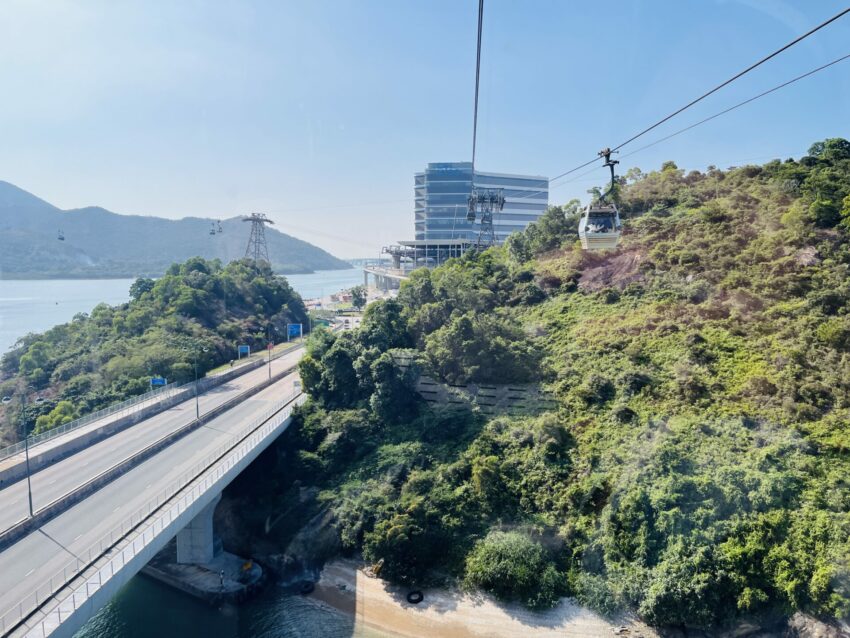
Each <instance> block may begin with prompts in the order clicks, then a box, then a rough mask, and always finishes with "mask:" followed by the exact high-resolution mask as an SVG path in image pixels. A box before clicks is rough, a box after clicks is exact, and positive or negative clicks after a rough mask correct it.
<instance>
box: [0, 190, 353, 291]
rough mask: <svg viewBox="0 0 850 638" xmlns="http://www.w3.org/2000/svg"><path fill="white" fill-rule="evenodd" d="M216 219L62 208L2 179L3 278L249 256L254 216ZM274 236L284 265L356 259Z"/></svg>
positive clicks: (317, 266) (135, 269) (161, 267)
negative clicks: (215, 225)
mask: <svg viewBox="0 0 850 638" xmlns="http://www.w3.org/2000/svg"><path fill="white" fill-rule="evenodd" d="M211 224H212V220H211V219H202V218H199V217H184V218H183V219H178V220H172V219H163V218H161V217H143V216H141V215H119V214H116V213H113V212H110V211H108V210H105V209H103V208H99V207H96V206H91V207H87V208H77V209H73V210H61V209H59V208H56V207H55V206H53V205H52V204H49V203H47V202H46V201H44V200H42V199H39V198H38V197H36V196H34V195H32V194H30V193H28V192H26V191H25V190H22V189H20V188H18V187H17V186H14V185H13V184H9V183H8V182H4V181H0V278H3V279H36V278H58V277H92V278H96V277H135V276H139V275H146V276H156V275H161V274H162V273H163V272H165V270H166V268H168V266H170V265H171V264H172V263H175V262H183V261H185V260H186V259H188V258H189V257H194V256H201V257H206V258H208V259H215V258H218V259H221V260H222V261H223V262H225V263H226V262H228V261H232V260H234V259H239V258H241V257H243V256H244V254H245V247H246V246H247V244H248V235H249V234H250V224H247V223H244V222H242V218H241V217H233V218H231V219H226V220H222V221H221V228H222V232H221V233H216V234H215V235H210V232H209V231H210V228H211ZM60 230H61V232H62V233H63V235H64V237H65V239H64V241H60V240H59V239H58V236H59V232H60ZM266 241H267V243H268V247H269V257H270V259H271V262H272V267H273V268H274V269H275V271H276V272H280V273H284V274H291V273H308V272H313V271H315V270H333V269H341V268H350V267H351V265H350V264H349V263H347V262H345V261H342V260H341V259H337V258H336V257H334V256H333V255H331V254H330V253H327V252H325V251H324V250H322V249H321V248H317V247H316V246H313V245H312V244H309V243H307V242H305V241H301V240H300V239H296V238H295V237H291V236H289V235H285V234H284V233H281V232H279V231H277V230H275V229H274V227H267V228H266Z"/></svg>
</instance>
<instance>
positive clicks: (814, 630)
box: [785, 611, 850, 638]
mask: <svg viewBox="0 0 850 638" xmlns="http://www.w3.org/2000/svg"><path fill="white" fill-rule="evenodd" d="M785 636H786V638H847V637H848V636H850V632H847V631H844V630H842V629H841V628H840V627H837V626H835V625H832V624H828V623H825V622H822V621H820V620H818V619H817V618H814V617H813V616H809V615H808V614H804V613H802V612H799V611H798V612H797V613H796V614H794V615H793V616H791V618H790V619H789V620H788V628H787V630H786V631H785Z"/></svg>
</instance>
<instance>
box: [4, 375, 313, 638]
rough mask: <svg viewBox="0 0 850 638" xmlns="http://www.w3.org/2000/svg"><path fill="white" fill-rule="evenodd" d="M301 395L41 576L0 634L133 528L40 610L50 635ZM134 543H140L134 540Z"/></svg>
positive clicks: (285, 416) (11, 612) (8, 612)
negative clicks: (55, 601) (47, 608)
mask: <svg viewBox="0 0 850 638" xmlns="http://www.w3.org/2000/svg"><path fill="white" fill-rule="evenodd" d="M305 398H306V397H305V395H303V394H301V393H300V392H297V393H295V394H293V395H291V396H289V397H288V398H286V399H284V400H283V401H280V402H279V403H277V404H275V406H274V407H272V408H271V409H270V410H268V411H267V412H266V413H264V414H263V416H261V417H259V418H258V419H256V420H255V421H254V422H252V424H251V425H250V426H249V427H248V428H246V430H245V431H244V432H245V433H244V435H243V436H242V437H241V438H240V440H239V441H237V442H236V443H232V442H230V443H226V444H224V445H222V446H220V447H218V448H217V449H216V450H215V451H214V452H212V453H211V454H209V455H207V457H205V458H204V460H203V461H200V462H199V463H197V464H195V465H194V466H193V467H192V469H190V470H187V471H186V472H184V473H183V474H182V475H181V476H180V478H179V479H178V480H177V481H175V482H173V483H172V484H171V485H169V486H168V487H166V488H165V489H164V490H163V491H162V492H160V493H158V494H157V496H156V498H154V499H151V500H149V501H148V502H147V503H146V504H145V505H144V506H142V507H141V508H139V509H138V510H136V511H135V512H134V513H133V514H132V515H131V516H130V517H129V518H127V519H124V520H123V521H122V522H121V524H120V525H118V526H116V527H114V528H113V529H112V530H111V531H110V532H109V533H108V534H105V535H104V536H102V537H101V538H100V539H99V540H98V541H96V542H94V543H92V544H91V545H90V546H89V547H88V548H87V549H86V550H83V551H81V552H79V553H77V554H76V556H77V557H78V558H77V559H75V560H72V561H69V562H68V563H67V564H66V565H65V566H64V567H63V568H62V569H61V570H57V571H56V572H54V573H53V575H52V576H51V577H50V578H45V579H44V580H43V581H42V582H41V584H39V585H37V586H36V587H35V588H34V589H32V590H31V591H29V592H28V593H27V594H26V595H25V596H24V597H23V598H22V599H21V600H20V601H19V602H18V603H17V604H15V605H13V606H12V607H11V608H9V609H7V610H6V611H5V612H4V613H3V615H2V616H0V633H2V634H3V635H5V634H6V633H8V632H10V631H11V630H13V629H14V628H15V627H16V626H18V625H19V624H20V623H21V622H22V621H23V620H24V619H25V618H26V617H27V616H29V615H30V614H32V613H33V612H34V611H36V610H37V609H38V607H39V606H40V605H42V604H44V602H46V601H47V600H49V599H50V598H53V597H54V596H55V595H56V594H57V593H58V592H59V591H60V590H61V589H62V588H64V587H66V586H68V585H70V584H71V582H72V581H73V580H74V579H76V578H78V577H79V576H81V575H82V573H83V571H84V570H86V569H88V568H91V567H93V566H94V563H95V562H96V561H97V560H98V559H100V558H101V557H103V555H104V553H105V552H107V551H109V550H110V549H113V548H115V546H116V544H117V543H119V542H120V541H121V540H122V539H125V537H127V536H128V535H130V534H131V532H133V531H134V530H135V531H136V532H138V533H136V534H135V536H134V537H133V538H132V541H131V542H130V543H129V545H127V546H126V547H124V548H123V549H122V550H121V551H118V552H117V553H115V554H114V555H113V556H112V557H110V558H109V560H108V561H107V562H106V563H105V564H104V565H102V566H100V567H98V568H97V571H96V572H94V573H93V574H91V575H90V576H88V577H86V578H85V581H84V582H83V583H81V584H80V585H81V586H80V587H78V588H77V589H76V590H74V591H73V592H70V593H69V595H68V596H67V597H66V598H64V599H63V600H62V601H61V603H60V604H59V605H57V607H56V608H54V609H53V610H51V611H50V612H49V613H48V614H45V616H44V617H43V618H42V619H41V621H40V622H39V623H38V625H37V627H41V635H42V636H46V635H48V634H49V633H50V629H49V628H48V627H52V628H55V627H57V626H58V625H60V624H61V623H62V622H63V619H67V617H68V616H69V615H71V614H73V613H74V612H75V611H77V610H78V609H80V608H81V607H82V606H83V605H85V604H86V602H87V601H88V599H89V597H90V596H91V595H92V594H93V593H94V592H96V591H97V590H98V589H100V588H101V587H102V586H103V585H104V584H106V583H107V582H108V580H109V579H110V578H112V577H113V576H114V575H115V574H116V573H117V572H118V571H119V570H120V569H121V568H123V567H124V566H125V565H126V564H127V563H128V562H130V561H131V560H132V559H133V558H135V557H136V556H137V555H138V554H139V553H141V552H142V551H144V549H145V548H146V547H147V545H148V544H149V543H150V542H151V541H153V540H154V539H155V538H156V537H157V536H158V535H159V534H160V533H162V532H163V531H164V530H165V529H166V528H167V527H168V525H170V524H171V523H172V522H173V521H175V520H176V519H177V518H178V517H179V516H180V515H181V514H182V513H183V512H184V511H185V510H186V509H188V508H189V507H190V506H191V505H192V503H193V502H194V501H195V500H197V499H198V498H200V497H201V496H202V495H203V494H204V493H206V491H207V490H209V489H210V488H211V487H212V486H213V485H214V484H215V483H216V482H217V481H218V480H219V479H221V478H222V477H223V476H224V474H225V473H226V472H227V471H228V470H230V469H231V468H232V467H233V466H234V465H236V463H238V462H239V461H241V460H242V459H243V458H245V457H246V456H247V455H248V454H249V453H250V452H251V451H252V450H253V449H254V448H255V447H256V446H257V445H258V444H259V443H260V442H261V441H262V440H263V439H264V438H265V437H266V436H268V435H269V434H270V433H271V432H272V431H274V429H275V428H277V427H278V426H279V425H280V424H281V423H283V422H284V421H285V420H286V419H288V418H289V417H290V415H291V414H292V409H293V408H294V407H295V406H296V405H299V404H300V403H303V401H304V399H305ZM228 454H230V455H229V456H228V458H227V459H226V460H225V462H224V463H220V464H219V465H218V466H217V467H216V468H215V470H214V471H213V472H211V473H207V474H206V476H203V477H202V475H203V474H204V473H205V472H206V470H208V469H209V468H210V466H212V465H213V463H216V462H217V461H219V460H223V459H224V457H225V455H228ZM199 479H201V480H200V481H199V482H197V483H196V484H195V485H194V486H193V487H192V489H191V491H188V492H186V493H184V494H181V495H179V497H178V498H177V500H176V501H174V502H173V503H171V505H170V507H168V509H166V510H164V511H163V512H162V514H161V515H160V516H158V517H157V518H156V519H155V520H154V521H152V522H151V523H150V524H149V525H148V526H147V527H146V528H145V529H143V530H141V531H139V530H136V528H137V527H139V526H140V525H141V524H142V523H143V522H144V521H145V519H147V518H148V517H150V516H151V514H153V513H155V512H156V511H157V510H159V509H160V508H161V507H163V506H165V505H167V504H168V501H169V500H171V499H174V498H175V496H177V495H178V493H179V492H181V491H182V490H184V489H185V488H186V487H188V486H189V485H190V484H191V483H192V482H195V481H196V480H199ZM127 540H129V538H128V539H127ZM139 541H141V542H140V543H139ZM80 589H82V590H83V592H82V593H80V592H79V590H80ZM27 635H36V636H37V635H39V634H38V633H32V631H31V632H29V633H28V634H27Z"/></svg>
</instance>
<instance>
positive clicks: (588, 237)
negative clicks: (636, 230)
mask: <svg viewBox="0 0 850 638" xmlns="http://www.w3.org/2000/svg"><path fill="white" fill-rule="evenodd" d="M599 155H600V156H601V157H604V158H605V164H604V166H607V167H609V168H610V169H611V186H609V187H608V190H607V191H605V192H604V193H603V194H602V195H601V196H600V197H599V199H598V200H596V201H595V202H591V203H590V204H588V205H587V208H586V209H585V210H584V212H583V213H582V215H581V219H580V220H579V222H578V236H579V238H580V239H581V247H582V248H584V249H585V250H604V249H606V248H616V247H617V244H618V243H619V242H620V234H621V232H622V229H623V225H622V223H621V222H620V211H618V210H617V206H616V205H615V204H614V203H613V202H606V201H605V198H606V197H608V195H610V194H611V192H612V191H613V190H614V165H615V164H618V163H619V162H618V161H617V160H612V159H611V149H609V148H606V149H603V150H601V151H599Z"/></svg>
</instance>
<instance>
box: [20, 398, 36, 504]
mask: <svg viewBox="0 0 850 638" xmlns="http://www.w3.org/2000/svg"><path fill="white" fill-rule="evenodd" d="M29 389H33V390H35V388H33V387H32V386H25V387H24V391H23V394H22V395H21V427H22V428H23V430H24V459H25V460H26V470H27V500H28V502H29V507H30V518H32V517H33V513H32V482H31V481H30V433H29V432H28V431H27V413H26V407H27V390H29Z"/></svg>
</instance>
